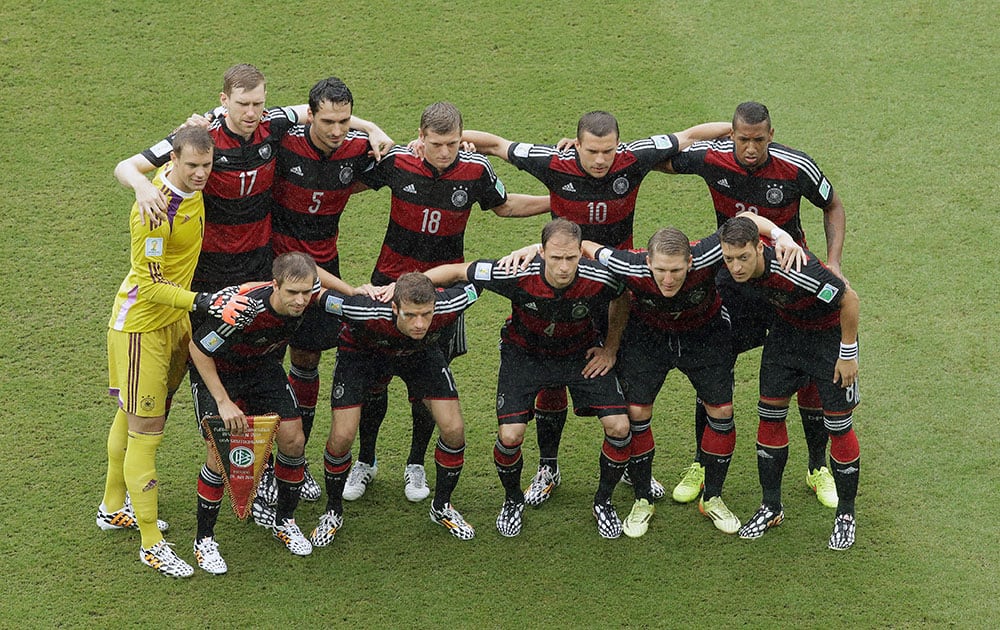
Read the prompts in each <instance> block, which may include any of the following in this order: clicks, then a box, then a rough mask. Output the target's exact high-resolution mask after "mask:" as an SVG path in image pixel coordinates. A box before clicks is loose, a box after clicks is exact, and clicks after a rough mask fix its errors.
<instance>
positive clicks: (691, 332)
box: [583, 213, 805, 538]
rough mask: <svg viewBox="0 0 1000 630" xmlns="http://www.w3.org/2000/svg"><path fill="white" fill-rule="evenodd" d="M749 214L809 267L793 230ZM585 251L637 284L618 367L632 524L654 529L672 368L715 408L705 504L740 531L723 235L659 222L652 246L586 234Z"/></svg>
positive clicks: (634, 531)
mask: <svg viewBox="0 0 1000 630" xmlns="http://www.w3.org/2000/svg"><path fill="white" fill-rule="evenodd" d="M747 216H748V218H750V219H751V220H753V221H754V222H755V223H757V224H758V225H759V226H760V228H761V229H762V230H764V231H765V232H768V233H771V234H772V237H774V238H776V239H777V240H778V246H779V250H780V251H779V254H780V257H781V260H782V262H783V263H784V264H785V266H787V267H790V266H791V265H792V264H793V263H797V264H799V265H801V264H802V263H803V262H804V261H805V255H804V254H803V250H802V248H801V247H799V246H798V245H796V244H795V241H793V240H792V238H791V237H790V236H789V235H788V233H787V232H784V231H783V230H780V229H778V227H777V226H776V225H774V223H772V222H771V221H768V220H767V219H765V218H763V217H758V216H756V215H753V214H750V213H747ZM583 252H584V254H585V255H587V256H588V257H590V258H593V259H595V260H597V261H598V262H600V263H601V264H603V265H604V266H606V267H607V268H608V270H609V271H611V272H612V273H613V274H614V275H615V276H616V277H618V278H619V279H621V281H622V282H624V283H625V284H626V286H628V288H629V289H630V290H631V293H630V294H631V296H632V300H631V306H630V309H629V320H628V325H627V326H626V328H625V333H624V334H623V336H622V344H621V350H620V351H619V357H618V373H619V375H620V377H621V380H622V384H623V386H624V389H625V399H626V400H627V401H628V415H629V426H630V428H631V433H632V456H631V458H630V459H629V474H630V476H631V478H632V482H633V486H634V490H635V504H634V505H633V507H632V511H631V512H630V513H629V515H628V517H627V518H626V519H625V522H624V524H623V528H624V532H625V534H626V535H627V536H631V537H633V538H638V537H639V536H642V535H643V534H645V533H646V529H647V528H648V524H649V520H650V518H651V517H652V516H653V512H654V506H653V504H652V499H653V496H652V488H651V479H652V465H653V453H654V450H655V449H654V444H653V436H652V432H651V431H650V424H651V422H652V417H653V402H654V400H655V399H656V395H657V394H658V393H659V391H660V388H661V387H662V386H663V382H664V379H665V378H666V376H667V373H668V372H670V370H671V369H673V368H677V369H679V370H680V371H681V372H683V373H684V374H685V376H687V377H688V380H690V381H691V384H692V385H693V386H694V388H695V391H696V392H697V394H698V398H699V400H701V401H702V404H704V406H705V409H706V411H707V412H708V424H707V425H706V427H705V429H704V434H703V437H702V439H701V449H702V451H703V452H702V457H701V461H702V462H704V466H705V491H704V494H703V495H702V498H701V501H700V502H699V504H698V509H699V510H700V511H701V513H702V514H704V515H705V516H707V517H708V518H709V519H711V521H712V523H713V524H714V525H715V527H716V528H717V529H719V530H720V531H722V532H723V533H726V534H735V533H736V531H737V530H738V529H739V528H740V520H739V518H738V517H737V516H736V515H735V514H733V512H732V511H731V510H730V509H729V508H728V507H727V506H726V504H725V503H724V502H723V500H722V486H723V483H724V482H725V479H726V474H727V472H728V470H729V462H730V460H731V459H732V455H733V450H734V448H735V445H736V425H735V423H734V422H733V363H734V362H735V356H734V355H733V353H732V352H731V350H730V349H731V348H732V333H731V330H730V325H729V316H728V314H727V313H726V311H725V308H724V307H723V306H722V298H721V297H720V296H719V292H718V290H717V288H716V285H715V276H716V273H717V272H718V271H719V269H720V268H721V267H722V266H723V262H722V249H721V247H720V244H719V236H718V233H716V234H712V235H711V236H709V237H707V238H704V239H702V240H700V241H698V242H696V243H691V242H689V241H688V238H687V236H685V235H684V233H683V232H681V231H680V230H677V229H675V228H664V229H661V230H658V231H657V232H655V233H654V234H653V236H652V237H650V239H649V245H648V248H647V251H644V252H631V251H627V250H620V249H611V248H607V247H602V246H600V245H598V244H597V243H593V242H590V241H584V242H583Z"/></svg>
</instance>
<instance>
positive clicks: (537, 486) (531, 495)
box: [524, 464, 561, 507]
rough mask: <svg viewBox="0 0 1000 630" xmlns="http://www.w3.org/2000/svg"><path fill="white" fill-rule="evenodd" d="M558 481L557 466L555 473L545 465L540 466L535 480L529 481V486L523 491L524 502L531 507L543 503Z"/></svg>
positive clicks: (559, 477)
mask: <svg viewBox="0 0 1000 630" xmlns="http://www.w3.org/2000/svg"><path fill="white" fill-rule="evenodd" d="M560 480H561V476H560V474H559V466H558V465H557V466H556V469H555V471H553V470H552V467H551V466H549V465H547V464H543V465H540V466H539V467H538V472H537V473H535V478H534V479H532V480H531V485H530V486H528V487H527V488H526V489H525V490H524V502H525V503H527V504H528V505H530V506H533V507H538V506H539V505H541V504H543V503H545V502H546V501H548V500H549V497H551V496H552V491H553V490H555V489H556V486H558V485H559V481H560Z"/></svg>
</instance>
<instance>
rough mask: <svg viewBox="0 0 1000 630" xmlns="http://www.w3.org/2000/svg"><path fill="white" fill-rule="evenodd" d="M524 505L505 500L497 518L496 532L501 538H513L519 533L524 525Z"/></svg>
mask: <svg viewBox="0 0 1000 630" xmlns="http://www.w3.org/2000/svg"><path fill="white" fill-rule="evenodd" d="M523 516H524V503H518V502H517V501H513V500H511V499H506V500H504V502H503V506H502V507H501V508H500V514H499V516H497V531H498V532H500V535H501V536H506V537H507V538H513V537H514V536H517V535H518V534H520V533H521V525H522V524H523V523H524V520H523Z"/></svg>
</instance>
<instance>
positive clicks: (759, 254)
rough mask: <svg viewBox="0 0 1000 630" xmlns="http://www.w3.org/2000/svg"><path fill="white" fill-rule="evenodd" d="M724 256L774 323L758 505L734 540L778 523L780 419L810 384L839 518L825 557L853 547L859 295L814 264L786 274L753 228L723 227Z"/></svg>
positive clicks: (763, 403) (767, 345) (767, 352)
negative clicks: (818, 403)
mask: <svg viewBox="0 0 1000 630" xmlns="http://www.w3.org/2000/svg"><path fill="white" fill-rule="evenodd" d="M720 238H721V240H722V256H723V259H724V260H725V263H726V267H727V268H728V269H729V272H730V274H732V277H733V280H735V281H736V282H739V283H745V284H746V285H747V286H748V287H749V288H751V289H753V290H754V291H756V292H758V293H759V294H760V295H761V296H762V297H764V299H766V300H767V301H768V302H770V303H771V304H773V305H774V307H775V309H776V312H777V317H776V318H775V321H774V326H773V327H772V328H771V331H770V333H769V334H768V335H767V338H766V339H765V341H764V352H763V354H762V355H761V361H760V401H759V402H758V404H757V408H758V412H759V414H760V424H759V425H758V428H757V472H758V475H759V476H760V485H761V488H762V490H763V500H762V501H761V506H760V508H759V509H758V510H757V513H756V514H754V515H753V517H751V518H750V520H749V521H747V523H746V524H745V525H743V527H741V528H740V532H739V533H740V538H759V537H761V536H763V535H764V532H765V531H767V530H768V529H769V528H771V527H774V526H775V525H779V524H780V523H781V521H782V519H783V518H784V511H783V509H782V505H781V475H782V473H783V472H784V469H785V462H786V461H787V460H788V433H787V430H786V428H785V418H786V417H787V415H788V403H789V399H790V398H791V396H792V394H793V393H795V391H796V389H797V388H799V387H801V386H802V385H804V384H805V383H807V382H808V381H809V380H810V379H813V380H815V382H816V384H817V386H818V388H819V394H820V398H821V400H822V402H823V416H824V422H825V424H826V429H827V431H828V432H829V434H830V468H831V469H832V470H833V479H834V482H835V483H836V485H837V497H838V502H837V516H836V519H835V520H834V525H833V533H832V534H831V536H830V542H829V547H830V549H848V548H850V547H851V545H853V544H854V535H855V529H856V524H855V520H854V499H855V497H856V496H857V492H858V473H859V468H860V466H861V456H860V449H859V446H858V438H857V436H856V435H855V434H854V428H853V426H852V424H853V415H852V413H853V410H854V407H856V406H857V404H858V402H859V401H860V396H859V393H858V380H857V378H858V314H859V302H858V295H857V293H855V292H854V290H853V289H851V287H850V286H849V285H847V284H846V283H845V282H844V281H843V280H841V279H840V278H839V277H838V276H837V275H836V274H834V273H833V271H831V270H830V269H829V268H828V267H827V266H826V265H824V264H823V263H821V262H820V261H819V260H818V259H817V258H816V257H815V256H813V255H812V254H810V253H808V252H807V254H808V261H807V263H806V265H805V266H804V267H802V269H801V271H785V270H784V269H782V268H781V265H780V264H779V263H778V261H777V260H776V259H775V252H774V249H773V248H771V247H768V246H766V245H765V244H764V242H763V241H761V239H760V236H759V232H758V229H757V225H756V224H755V223H753V222H752V221H750V220H749V219H747V218H745V217H735V218H733V219H729V220H728V221H726V223H725V224H724V225H723V226H722V229H721V231H720Z"/></svg>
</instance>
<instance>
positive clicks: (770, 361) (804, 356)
mask: <svg viewBox="0 0 1000 630" xmlns="http://www.w3.org/2000/svg"><path fill="white" fill-rule="evenodd" d="M839 356H840V327H839V326H838V327H836V328H833V329H830V330H799V329H797V328H794V327H792V326H791V325H789V324H787V323H785V322H784V321H783V320H782V319H780V318H775V321H774V325H773V326H772V327H771V332H770V334H769V335H768V336H767V341H766V342H765V343H764V353H763V354H762V355H761V359H760V395H761V396H762V397H764V398H787V397H789V396H791V395H792V394H794V393H795V392H796V390H798V389H799V388H800V387H803V386H804V385H807V384H808V383H809V382H811V381H815V382H816V386H817V388H818V389H819V397H820V400H822V401H823V411H827V412H836V413H845V412H848V411H850V410H852V409H854V408H855V407H857V405H858V402H860V392H859V390H858V384H857V382H855V383H854V385H852V386H851V387H847V388H843V387H840V386H839V385H837V384H836V383H834V382H833V372H834V369H835V367H836V365H837V358H838V357H839Z"/></svg>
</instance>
